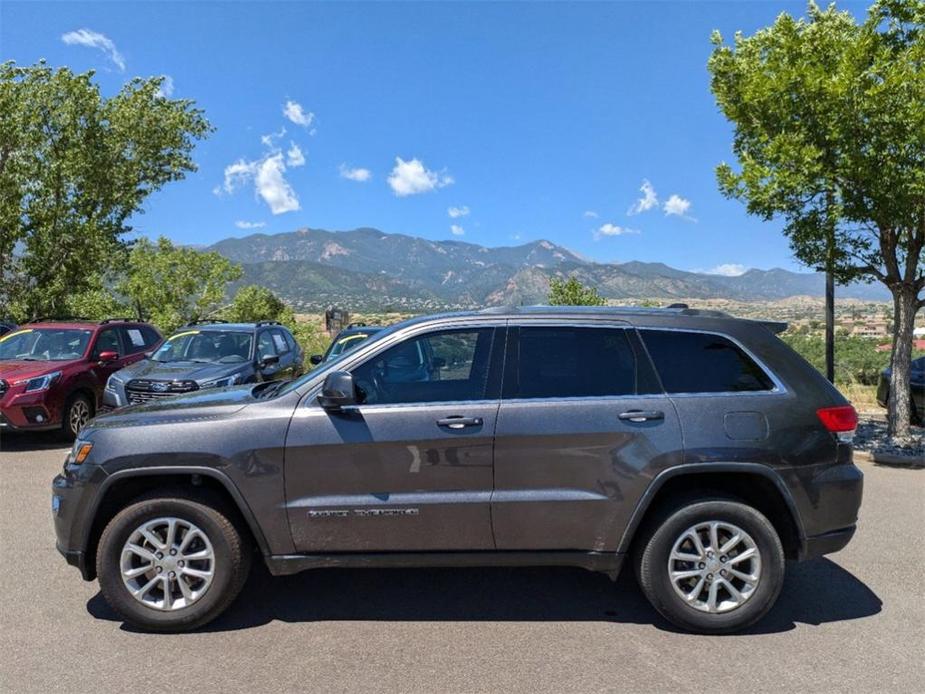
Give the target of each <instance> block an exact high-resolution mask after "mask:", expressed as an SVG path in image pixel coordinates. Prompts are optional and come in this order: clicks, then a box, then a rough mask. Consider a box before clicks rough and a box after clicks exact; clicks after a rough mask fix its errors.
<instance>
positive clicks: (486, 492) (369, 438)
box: [52, 307, 862, 633]
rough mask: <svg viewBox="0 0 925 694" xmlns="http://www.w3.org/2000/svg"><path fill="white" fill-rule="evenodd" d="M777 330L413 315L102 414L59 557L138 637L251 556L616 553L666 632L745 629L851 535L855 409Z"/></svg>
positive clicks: (222, 600) (362, 558)
mask: <svg viewBox="0 0 925 694" xmlns="http://www.w3.org/2000/svg"><path fill="white" fill-rule="evenodd" d="M782 328H783V325H781V324H773V323H762V322H756V321H749V320H737V319H733V318H730V317H728V316H726V315H724V314H721V313H717V312H709V311H698V310H691V309H686V308H675V309H636V310H634V309H622V308H619V309H618V308H590V309H581V308H549V307H534V308H521V309H504V310H491V309H490V310H486V311H482V312H478V313H460V314H446V315H438V316H429V317H424V318H418V319H414V320H410V321H406V322H404V323H400V324H397V325H394V326H392V327H390V328H388V329H386V330H383V331H381V332H379V333H377V334H376V335H375V336H373V337H372V338H370V339H369V340H368V341H366V342H364V343H363V344H362V345H360V346H359V347H358V348H357V349H356V350H353V351H350V352H348V353H347V354H346V355H345V356H344V357H342V358H341V359H340V360H336V361H333V362H331V363H329V364H326V365H324V366H322V367H321V368H319V369H316V370H315V371H312V372H310V373H308V374H306V375H305V376H303V377H302V378H300V379H297V380H295V381H292V382H289V383H262V384H257V385H252V386H242V387H237V388H225V389H221V390H214V391H209V392H204V393H193V394H189V395H183V396H179V397H177V398H171V399H170V400H168V401H157V402H152V403H148V404H145V405H140V406H135V407H129V408H126V409H124V410H120V411H118V412H114V413H111V414H108V415H104V416H102V417H98V418H97V419H96V420H94V421H93V422H91V424H90V425H89V426H88V427H87V428H85V429H84V430H83V431H82V432H81V434H80V438H79V439H78V440H77V441H76V442H75V444H74V447H73V449H72V451H71V453H70V455H69V456H68V458H67V461H66V463H65V465H64V470H63V472H62V474H60V475H58V476H57V477H56V478H55V480H54V482H53V485H52V494H53V497H52V508H53V513H54V522H55V530H56V533H57V546H58V549H59V550H60V551H61V553H62V554H64V556H65V557H66V558H67V561H68V562H69V563H70V564H73V565H74V566H76V567H78V568H79V569H80V571H81V573H82V575H83V577H84V579H85V580H93V579H94V578H97V577H98V579H99V583H100V587H101V589H102V593H103V595H104V596H105V598H106V600H107V601H108V602H109V603H110V604H111V605H112V607H113V608H114V609H115V610H116V611H117V612H118V613H119V614H120V615H122V617H124V619H125V620H126V621H128V622H130V623H132V624H134V625H137V626H140V627H143V628H145V629H149V630H153V631H180V630H188V629H193V628H195V627H198V626H201V625H203V624H205V623H207V622H209V621H210V620H212V619H214V618H215V617H217V616H218V615H219V614H220V613H221V612H222V611H223V610H224V609H225V608H226V607H228V606H229V605H230V604H231V602H232V601H233V600H234V599H235V597H236V595H237V594H238V592H239V591H240V589H241V587H242V586H243V584H244V581H245V579H246V577H247V574H248V571H249V568H250V563H251V560H252V557H253V555H254V552H255V550H256V551H257V552H259V556H260V557H261V558H262V560H263V561H264V562H265V563H266V565H267V566H268V567H269V570H270V571H271V572H272V573H273V574H277V575H280V574H290V573H294V572H297V571H302V570H305V569H314V568H322V567H330V566H341V567H399V566H424V565H428V566H434V565H436V566H470V565H504V566H511V565H573V566H580V567H584V568H587V569H591V570H595V571H601V572H604V573H607V574H610V575H611V576H613V577H616V575H617V573H618V572H619V571H620V569H621V567H622V566H623V564H624V562H627V561H628V562H630V563H631V565H632V566H633V569H634V570H635V572H636V575H637V577H638V580H639V584H640V586H641V587H642V590H643V592H644V593H645V595H646V596H647V597H648V598H649V600H650V601H651V602H652V604H653V605H654V606H655V608H656V609H657V610H658V611H659V612H660V613H661V614H662V615H663V616H664V617H666V618H667V619H668V620H670V621H671V622H673V623H674V624H676V625H678V626H679V627H682V628H684V629H688V630H691V631H696V632H706V633H722V632H730V631H735V630H739V629H742V628H744V627H746V626H748V625H750V624H752V623H753V622H755V621H756V620H758V619H760V618H761V617H762V616H763V615H765V613H767V611H768V610H769V609H770V608H771V606H772V605H773V604H774V602H775V600H776V598H777V596H778V594H779V592H780V590H781V587H782V585H783V579H784V568H785V559H806V558H811V557H817V556H820V555H822V554H825V553H829V552H835V551H838V550H840V549H841V548H842V547H844V546H845V545H846V544H847V543H848V541H849V540H850V539H851V537H852V535H853V533H854V531H855V525H856V522H857V515H858V509H859V506H860V503H861V487H862V474H861V472H860V471H859V470H858V468H857V467H855V466H854V464H853V462H852V448H851V437H852V434H853V432H854V429H855V426H856V422H857V417H856V414H855V412H854V409H853V408H852V407H851V405H850V404H848V403H847V402H846V401H845V399H844V397H842V396H841V395H840V394H839V393H838V391H837V390H835V388H833V387H832V386H831V385H830V384H829V383H828V382H827V381H826V380H825V379H823V378H822V377H821V376H820V375H819V373H818V372H817V371H816V370H815V369H813V368H812V366H810V365H809V364H808V363H807V362H805V361H804V360H803V359H802V358H800V357H799V356H798V355H797V354H796V353H794V352H793V351H792V350H791V349H790V348H789V347H787V346H786V345H785V344H784V343H783V342H782V341H781V340H780V339H778V338H777V337H776V335H775V332H778V331H780V330H781V329H782ZM819 589H820V590H825V586H820V587H819ZM345 597H346V596H345Z"/></svg>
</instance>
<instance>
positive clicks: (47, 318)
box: [28, 316, 96, 323]
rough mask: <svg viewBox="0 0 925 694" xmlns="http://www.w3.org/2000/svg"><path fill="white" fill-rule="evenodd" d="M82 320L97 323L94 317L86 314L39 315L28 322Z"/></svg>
mask: <svg viewBox="0 0 925 694" xmlns="http://www.w3.org/2000/svg"><path fill="white" fill-rule="evenodd" d="M76 321H80V322H82V323H96V321H95V320H93V319H92V318H86V317H85V316H57V317H54V318H53V317H51V316H39V317H38V318H33V319H31V320H30V321H28V323H73V322H76Z"/></svg>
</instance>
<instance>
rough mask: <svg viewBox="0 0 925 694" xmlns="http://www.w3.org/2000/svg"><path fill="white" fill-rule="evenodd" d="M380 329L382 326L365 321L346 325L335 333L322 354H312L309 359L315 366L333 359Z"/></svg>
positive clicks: (358, 344)
mask: <svg viewBox="0 0 925 694" xmlns="http://www.w3.org/2000/svg"><path fill="white" fill-rule="evenodd" d="M380 330H382V327H381V326H378V325H366V324H365V323H353V324H351V325H348V326H347V327H346V328H344V329H343V330H341V331H340V332H339V333H337V337H335V338H334V340H333V341H332V342H331V344H330V345H328V348H327V349H326V350H325V352H324V354H313V355H312V356H311V359H310V361H311V363H312V364H314V365H316V366H317V365H318V364H324V363H326V362H329V361H333V360H335V359H337V358H339V357H340V356H342V355H344V354H346V353H347V352H349V351H350V350H352V349H356V348H357V347H359V346H360V345H361V344H362V343H363V341H364V340H367V339H369V338H370V337H372V336H373V335H375V334H376V333H378V332H379V331H380Z"/></svg>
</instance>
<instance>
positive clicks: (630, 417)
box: [618, 410, 665, 422]
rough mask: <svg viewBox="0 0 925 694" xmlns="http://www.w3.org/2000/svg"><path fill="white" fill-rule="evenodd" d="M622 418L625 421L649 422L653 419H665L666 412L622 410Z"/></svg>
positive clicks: (620, 415)
mask: <svg viewBox="0 0 925 694" xmlns="http://www.w3.org/2000/svg"><path fill="white" fill-rule="evenodd" d="M618 416H619V417H620V419H622V420H623V421H625V422H648V421H651V420H653V419H665V413H664V412H662V411H661V410H630V411H629V412H621V413H620V414H619V415H618Z"/></svg>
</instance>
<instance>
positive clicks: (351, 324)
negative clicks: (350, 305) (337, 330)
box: [347, 321, 367, 328]
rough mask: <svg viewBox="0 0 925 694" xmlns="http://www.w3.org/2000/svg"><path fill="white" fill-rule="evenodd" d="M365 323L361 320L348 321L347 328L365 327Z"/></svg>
mask: <svg viewBox="0 0 925 694" xmlns="http://www.w3.org/2000/svg"><path fill="white" fill-rule="evenodd" d="M366 325H367V324H366V323H364V322H363V321H358V322H356V323H348V324H347V328H365V327H366Z"/></svg>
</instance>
